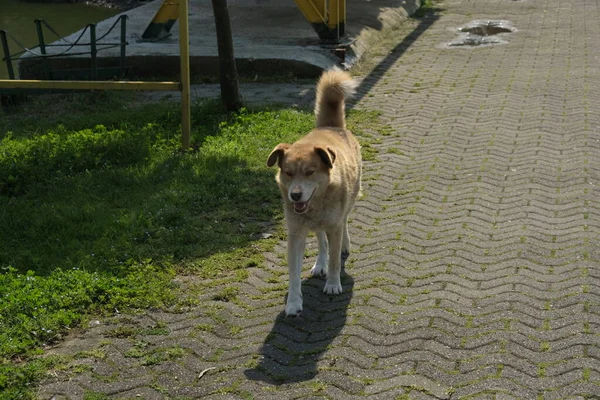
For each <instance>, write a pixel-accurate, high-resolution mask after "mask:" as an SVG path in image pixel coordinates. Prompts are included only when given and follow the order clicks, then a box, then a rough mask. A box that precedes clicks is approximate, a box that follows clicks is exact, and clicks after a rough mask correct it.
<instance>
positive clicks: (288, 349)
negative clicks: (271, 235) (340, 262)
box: [244, 270, 354, 384]
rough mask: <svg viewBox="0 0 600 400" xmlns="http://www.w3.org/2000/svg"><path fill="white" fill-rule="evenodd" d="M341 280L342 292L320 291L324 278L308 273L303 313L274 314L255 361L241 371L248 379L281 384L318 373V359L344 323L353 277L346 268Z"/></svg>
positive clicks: (333, 360) (305, 282)
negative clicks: (294, 315) (328, 293)
mask: <svg viewBox="0 0 600 400" xmlns="http://www.w3.org/2000/svg"><path fill="white" fill-rule="evenodd" d="M341 280H342V288H343V292H342V293H341V294H339V295H335V296H331V295H327V294H325V293H323V286H324V285H325V280H324V279H320V278H312V277H311V278H308V279H305V280H304V281H303V282H302V294H303V300H304V302H303V304H304V305H303V311H302V314H301V315H300V316H299V317H294V318H290V317H286V316H285V312H283V311H282V312H281V313H280V314H279V315H278V316H277V318H276V319H275V322H274V324H273V327H272V328H271V332H270V333H269V334H268V335H267V337H266V338H265V340H264V343H263V345H262V347H261V349H260V357H259V359H258V360H257V365H255V366H253V367H251V368H249V369H247V370H245V371H244V373H245V375H246V377H247V378H248V379H251V380H258V381H264V382H268V383H272V384H283V383H289V382H299V381H305V380H309V379H312V378H313V377H314V376H315V375H317V373H318V369H319V361H322V360H323V359H324V354H325V353H326V352H327V350H328V349H329V348H330V347H332V345H335V343H334V341H335V340H336V338H337V337H338V335H339V333H340V332H341V330H342V328H343V327H344V326H345V324H346V318H347V312H348V306H349V305H350V300H351V299H352V293H353V287H354V280H353V279H352V277H351V276H350V275H348V274H347V273H346V271H345V270H343V271H342V275H341ZM283 308H284V307H283V305H282V310H283ZM322 362H323V361H322ZM332 363H333V364H334V363H335V358H332V359H331V360H328V361H327V365H328V366H331V365H332Z"/></svg>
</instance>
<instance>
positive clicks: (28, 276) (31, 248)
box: [0, 93, 376, 399]
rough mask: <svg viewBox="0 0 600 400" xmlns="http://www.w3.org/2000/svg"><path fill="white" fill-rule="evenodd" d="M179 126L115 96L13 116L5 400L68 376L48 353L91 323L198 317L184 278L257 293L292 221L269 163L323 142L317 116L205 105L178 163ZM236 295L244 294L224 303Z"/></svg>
mask: <svg viewBox="0 0 600 400" xmlns="http://www.w3.org/2000/svg"><path fill="white" fill-rule="evenodd" d="M179 115H180V114H179V107H178V104H170V103H160V104H142V103H137V102H136V98H135V97H132V95H130V94H106V93H92V94H71V95H61V96H59V97H56V96H50V97H42V98H36V99H34V100H32V101H31V102H29V103H26V104H24V105H22V106H19V107H16V108H12V109H9V110H6V111H0V226H2V229H0V393H2V396H0V397H2V398H3V399H17V398H25V399H26V398H33V394H32V388H33V387H34V386H35V383H36V382H37V381H38V380H40V379H41V378H43V376H44V375H45V373H46V372H45V371H48V370H50V369H52V368H57V364H60V363H61V362H64V360H63V361H61V360H60V359H57V358H53V357H47V356H43V357H42V356H41V355H43V351H42V350H41V348H42V347H43V346H44V345H46V344H50V343H53V342H56V341H59V340H61V338H62V337H63V336H64V335H65V334H66V333H67V332H68V329H69V328H71V327H75V326H84V325H85V322H86V321H87V319H88V318H90V317H91V315H92V314H95V315H97V314H110V313H113V312H114V311H115V310H119V311H121V312H123V311H126V310H130V309H136V308H148V307H157V308H161V307H162V308H166V307H177V306H181V305H182V304H184V305H185V304H189V303H190V301H191V300H190V299H187V298H186V297H185V295H184V294H183V293H182V292H180V290H179V288H178V287H177V286H176V285H175V284H174V283H173V282H174V280H173V278H174V277H175V275H176V274H178V273H182V274H194V275H197V276H199V277H200V278H216V279H225V278H227V277H233V278H234V279H235V280H238V281H239V280H242V279H245V277H246V276H247V274H246V273H245V271H244V269H245V268H246V267H248V266H256V265H259V264H260V263H261V262H262V261H263V259H264V256H263V254H264V253H265V252H266V251H268V250H270V249H271V248H272V247H273V246H274V244H275V243H276V242H277V241H278V240H279V239H280V237H279V236H280V235H274V236H273V237H271V238H268V239H258V238H260V236H261V235H260V233H263V232H264V230H265V229H267V228H266V227H267V226H268V224H269V223H272V221H278V220H280V219H281V204H280V194H279V192H278V189H277V187H276V185H275V183H274V179H273V176H274V173H275V171H274V170H273V169H269V168H267V167H266V162H265V160H266V157H267V156H268V154H269V152H270V151H271V150H272V148H273V147H274V146H275V145H276V144H277V143H279V142H293V141H294V140H295V139H297V138H298V137H299V136H300V135H302V134H304V133H305V132H306V131H308V130H310V129H311V128H312V127H313V126H314V117H313V116H312V114H311V113H310V112H307V111H301V110H295V109H261V110H242V111H241V112H239V113H235V114H227V113H225V112H223V111H222V110H221V108H220V107H219V106H218V105H217V104H216V103H212V102H209V103H203V104H195V105H194V106H193V110H192V127H193V133H192V138H193V139H192V140H193V146H192V147H193V150H191V151H188V152H181V151H180V150H179V145H180V130H179V129H180V128H179V125H180V121H179V118H180V117H179ZM375 119H376V118H375V114H368V113H364V112H350V113H349V126H350V127H351V128H352V129H353V130H355V133H358V134H360V126H363V125H365V124H366V123H369V122H373V121H374V120H375ZM236 295H237V288H236V287H233V288H229V289H227V288H225V289H223V291H222V292H220V293H218V294H217V295H216V296H217V297H218V298H219V299H220V300H222V301H235V300H236ZM159 328H160V327H159ZM163 331H164V329H163V330H160V329H158V330H157V332H156V334H162V333H164V332H163ZM138 333H140V332H137V331H135V332H134V331H132V332H129V331H127V332H126V331H122V332H121V331H119V332H113V333H112V335H113V336H114V337H125V336H127V337H129V336H135V335H137V334H138ZM151 333H155V332H148V334H151ZM109 336H110V335H109ZM165 354H166V353H165ZM166 356H168V357H171V356H174V357H175V356H179V354H175V353H174V354H170V353H169V354H166ZM159 358H160V359H162V358H164V357H162V356H161V357H159ZM159 361H160V360H159V359H156V360H155V359H154V358H149V359H148V360H146V361H144V362H148V363H153V362H159ZM90 396H91V397H93V394H91V393H90V394H89V396H88V397H90ZM91 397H90V398H91Z"/></svg>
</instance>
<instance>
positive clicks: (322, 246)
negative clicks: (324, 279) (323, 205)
mask: <svg viewBox="0 0 600 400" xmlns="http://www.w3.org/2000/svg"><path fill="white" fill-rule="evenodd" d="M317 240H318V241H319V254H317V261H315V265H314V266H313V267H312V269H311V270H310V274H311V275H312V276H315V277H316V276H325V275H327V250H328V247H329V246H328V245H327V236H326V235H325V232H323V231H317Z"/></svg>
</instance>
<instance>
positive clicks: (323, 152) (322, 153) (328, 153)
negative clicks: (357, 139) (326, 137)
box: [315, 147, 335, 168]
mask: <svg viewBox="0 0 600 400" xmlns="http://www.w3.org/2000/svg"><path fill="white" fill-rule="evenodd" d="M315 151H316V152H317V154H318V155H319V157H321V160H323V162H324V163H325V165H327V167H329V168H333V163H334V162H335V150H333V149H332V148H331V147H327V149H324V148H322V147H315Z"/></svg>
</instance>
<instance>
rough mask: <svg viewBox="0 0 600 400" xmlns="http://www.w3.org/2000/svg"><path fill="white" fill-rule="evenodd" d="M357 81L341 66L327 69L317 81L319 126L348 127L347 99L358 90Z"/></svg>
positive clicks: (316, 108) (316, 104) (316, 114)
mask: <svg viewBox="0 0 600 400" xmlns="http://www.w3.org/2000/svg"><path fill="white" fill-rule="evenodd" d="M356 86H358V82H356V81H355V80H354V79H352V77H351V76H350V74H349V73H347V72H345V71H342V70H341V69H339V68H333V69H330V70H328V71H325V72H324V73H323V75H321V79H319V83H317V99H316V103H315V116H316V117H317V128H325V127H335V128H345V127H346V113H345V110H344V109H345V107H346V102H345V100H346V99H347V98H348V97H350V96H352V95H353V94H354V92H355V91H356Z"/></svg>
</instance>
